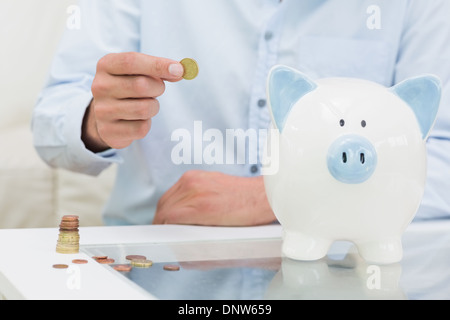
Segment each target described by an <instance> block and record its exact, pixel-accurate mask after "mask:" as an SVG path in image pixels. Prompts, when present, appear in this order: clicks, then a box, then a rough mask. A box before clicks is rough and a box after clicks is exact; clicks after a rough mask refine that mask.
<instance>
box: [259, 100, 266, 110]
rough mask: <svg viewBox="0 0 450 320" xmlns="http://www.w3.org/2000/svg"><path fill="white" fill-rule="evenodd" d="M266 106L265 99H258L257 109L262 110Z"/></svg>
mask: <svg viewBox="0 0 450 320" xmlns="http://www.w3.org/2000/svg"><path fill="white" fill-rule="evenodd" d="M265 106H266V100H265V99H259V100H258V107H260V108H264V107H265Z"/></svg>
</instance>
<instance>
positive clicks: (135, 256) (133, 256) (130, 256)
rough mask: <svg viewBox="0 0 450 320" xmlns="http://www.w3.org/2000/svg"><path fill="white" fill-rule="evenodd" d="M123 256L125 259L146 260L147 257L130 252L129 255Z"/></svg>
mask: <svg viewBox="0 0 450 320" xmlns="http://www.w3.org/2000/svg"><path fill="white" fill-rule="evenodd" d="M125 258H126V259H127V260H136V259H141V260H146V259H147V257H146V256H141V255H137V254H130V255H128V256H126V257H125Z"/></svg>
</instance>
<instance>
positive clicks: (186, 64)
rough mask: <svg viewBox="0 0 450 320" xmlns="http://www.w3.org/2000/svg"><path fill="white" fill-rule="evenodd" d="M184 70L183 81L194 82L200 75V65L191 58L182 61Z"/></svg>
mask: <svg viewBox="0 0 450 320" xmlns="http://www.w3.org/2000/svg"><path fill="white" fill-rule="evenodd" d="M180 63H181V65H182V66H183V68H184V73H183V79H185V80H193V79H195V78H196V77H197V75H198V64H197V61H195V60H194V59H191V58H184V59H183V60H181V61H180Z"/></svg>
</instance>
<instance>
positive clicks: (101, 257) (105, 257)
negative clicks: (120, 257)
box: [92, 256, 108, 260]
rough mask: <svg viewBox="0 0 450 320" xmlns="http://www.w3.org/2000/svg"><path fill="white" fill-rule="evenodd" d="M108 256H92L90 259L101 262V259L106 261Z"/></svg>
mask: <svg viewBox="0 0 450 320" xmlns="http://www.w3.org/2000/svg"><path fill="white" fill-rule="evenodd" d="M107 258H108V256H93V257H92V259H94V260H103V259H107Z"/></svg>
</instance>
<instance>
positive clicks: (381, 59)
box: [298, 36, 392, 86]
mask: <svg viewBox="0 0 450 320" xmlns="http://www.w3.org/2000/svg"><path fill="white" fill-rule="evenodd" d="M389 58H390V50H389V46H388V44H387V43H386V42H383V41H377V40H364V39H351V38H334V37H310V36H309V37H303V38H302V39H301V42H300V50H299V56H298V59H299V60H298V63H299V69H300V70H302V71H303V72H305V73H306V74H309V75H311V76H312V77H316V78H325V77H350V78H360V79H366V80H371V81H374V82H377V83H379V84H382V85H385V86H388V85H390V84H391V78H392V72H391V70H390V64H389V61H390V59H389Z"/></svg>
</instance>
